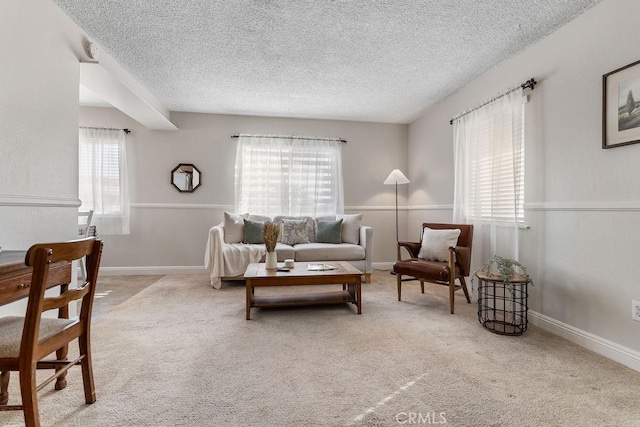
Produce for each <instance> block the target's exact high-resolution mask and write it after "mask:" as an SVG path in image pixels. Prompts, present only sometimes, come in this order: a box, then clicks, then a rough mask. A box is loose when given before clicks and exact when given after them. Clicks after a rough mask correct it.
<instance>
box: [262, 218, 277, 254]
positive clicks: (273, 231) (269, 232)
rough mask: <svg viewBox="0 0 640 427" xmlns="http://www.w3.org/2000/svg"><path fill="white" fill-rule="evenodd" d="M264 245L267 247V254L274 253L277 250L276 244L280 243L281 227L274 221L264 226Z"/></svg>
mask: <svg viewBox="0 0 640 427" xmlns="http://www.w3.org/2000/svg"><path fill="white" fill-rule="evenodd" d="M263 235H264V244H265V246H266V247H267V252H273V251H275V250H276V244H277V243H278V237H279V236H280V225H278V224H276V223H275V222H273V221H267V222H266V223H265V224H264V231H263Z"/></svg>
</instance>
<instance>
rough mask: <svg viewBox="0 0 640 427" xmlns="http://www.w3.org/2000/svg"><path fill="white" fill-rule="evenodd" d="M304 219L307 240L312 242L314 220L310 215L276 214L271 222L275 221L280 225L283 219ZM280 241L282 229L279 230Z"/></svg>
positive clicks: (314, 237) (314, 233)
mask: <svg viewBox="0 0 640 427" xmlns="http://www.w3.org/2000/svg"><path fill="white" fill-rule="evenodd" d="M285 219H286V220H298V221H299V220H304V221H306V227H307V239H308V240H309V243H313V242H315V241H316V228H315V222H314V221H313V218H311V217H310V216H283V215H280V216H276V217H274V218H273V222H277V223H279V224H280V225H281V226H282V221H283V220H285ZM280 241H281V242H282V231H281V232H280Z"/></svg>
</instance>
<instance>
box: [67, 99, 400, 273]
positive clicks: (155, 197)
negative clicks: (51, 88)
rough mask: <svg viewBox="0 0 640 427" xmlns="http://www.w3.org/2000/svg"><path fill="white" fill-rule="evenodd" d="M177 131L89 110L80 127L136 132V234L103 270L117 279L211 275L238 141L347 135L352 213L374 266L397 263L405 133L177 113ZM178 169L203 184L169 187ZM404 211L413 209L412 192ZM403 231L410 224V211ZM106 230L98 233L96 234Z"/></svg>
mask: <svg viewBox="0 0 640 427" xmlns="http://www.w3.org/2000/svg"><path fill="white" fill-rule="evenodd" d="M171 121H172V122H173V123H174V124H175V125H176V126H178V128H179V130H178V131H151V130H148V129H145V128H143V127H141V126H140V125H139V124H137V123H136V122H135V121H133V120H131V119H130V118H128V117H127V116H126V115H124V114H122V113H120V112H119V111H117V110H115V109H112V108H99V107H83V108H81V109H80V123H81V125H82V126H104V127H117V128H129V129H131V131H132V132H131V133H130V134H129V135H128V136H127V144H128V150H127V153H128V156H129V157H128V159H127V160H128V163H129V171H130V174H131V201H132V210H131V216H132V225H131V235H129V236H101V237H103V238H104V240H105V250H104V255H103V262H102V265H103V266H104V267H112V268H113V269H115V270H116V271H118V272H126V271H131V272H142V271H154V269H149V268H147V267H155V271H158V272H161V271H173V270H176V269H175V268H167V267H190V268H187V269H186V270H185V271H189V270H194V271H196V270H197V271H204V270H203V264H204V247H205V244H206V240H207V235H208V230H209V228H210V227H211V226H212V225H215V224H218V223H219V222H221V221H222V218H223V212H224V211H225V210H226V211H233V206H234V166H235V155H236V141H237V140H236V139H233V138H231V135H234V134H238V133H261V134H285V135H290V134H293V135H310V136H326V137H333V136H335V137H342V138H344V139H346V140H347V141H348V142H347V144H345V145H344V146H343V151H342V153H343V169H344V181H345V206H346V210H347V211H348V212H362V213H363V214H364V223H365V225H371V226H372V227H374V262H385V261H392V260H393V259H394V257H395V214H394V210H393V208H394V203H395V189H394V187H391V186H386V185H383V184H382V182H383V181H384V180H385V178H386V177H387V175H388V174H389V172H391V170H392V169H394V168H400V169H406V165H407V158H408V155H407V130H408V126H407V125H393V124H379V123H361V122H346V121H328V120H303V119H286V118H268V117H249V116H231V115H214V114H198V113H171ZM179 163H193V164H195V165H196V167H197V168H198V169H199V170H200V172H201V173H202V176H201V182H202V185H201V186H200V187H199V188H198V189H196V191H195V192H193V193H180V192H178V191H177V190H176V189H175V188H174V187H173V186H172V185H171V183H170V177H171V170H172V169H173V168H174V167H175V166H176V165H178V164H179ZM400 190H401V195H402V199H400V205H402V206H404V205H405V204H406V191H407V189H406V186H405V188H401V189H400ZM403 223H404V224H406V210H405V211H404V219H403ZM98 232H99V230H98Z"/></svg>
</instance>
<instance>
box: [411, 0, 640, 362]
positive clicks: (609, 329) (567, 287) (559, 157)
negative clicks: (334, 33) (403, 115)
mask: <svg viewBox="0 0 640 427" xmlns="http://www.w3.org/2000/svg"><path fill="white" fill-rule="evenodd" d="M638 16H640V2H637V1H635V0H605V1H603V2H602V3H600V4H599V5H598V6H595V7H594V8H593V9H591V10H589V11H587V12H586V13H585V14H584V15H582V16H580V17H579V18H577V19H576V20H574V21H573V22H571V23H569V24H568V25H566V26H564V27H563V28H561V29H560V30H558V31H556V32H555V33H553V34H551V35H550V36H548V37H547V38H545V39H544V40H542V41H540V42H539V43H537V44H535V45H534V46H532V47H530V48H529V49H527V50H525V51H524V52H522V53H521V54H519V55H517V56H515V57H513V58H511V59H510V60H508V61H506V62H504V63H503V64H501V65H500V66H498V67H496V68H495V69H493V70H491V71H490V72H488V73H486V74H485V75H483V76H482V77H480V78H478V79H477V80H475V81H474V82H472V83H471V84H469V85H467V86H466V87H464V88H463V89H461V90H460V91H459V92H457V93H456V94H454V95H452V96H450V97H449V98H447V99H445V100H444V101H442V102H440V103H439V104H438V105H436V106H434V107H433V108H430V109H429V110H428V111H427V112H426V113H425V114H424V115H423V116H422V117H421V118H420V119H418V120H417V121H415V122H414V123H412V124H411V125H410V127H409V155H410V157H409V179H411V180H412V183H411V184H410V195H409V197H410V199H409V202H410V205H412V206H417V205H427V206H436V207H437V208H438V209H439V210H415V211H411V213H410V215H409V223H410V227H418V224H419V223H420V222H422V221H423V220H424V219H425V218H429V219H431V217H432V216H433V217H438V218H445V219H448V220H450V219H451V210H450V205H451V204H452V202H453V191H452V189H453V164H452V128H451V126H450V125H449V120H450V118H451V117H453V116H455V115H456V114H458V113H460V112H462V111H464V110H466V109H467V108H469V107H472V106H474V105H478V104H480V103H481V102H483V101H484V100H486V99H488V98H489V97H491V96H492V95H494V94H496V93H499V92H501V91H504V90H505V89H506V86H507V85H512V86H513V85H516V84H519V83H521V82H524V81H526V80H528V79H529V78H530V77H535V79H536V80H537V81H538V82H539V85H538V86H537V87H536V89H535V91H534V92H533V93H532V95H531V102H530V103H529V104H527V106H526V109H527V112H526V114H527V134H526V135H527V138H526V156H527V160H526V178H525V179H526V181H525V183H526V196H525V201H526V206H525V214H526V219H527V222H528V223H529V224H530V225H531V229H530V230H523V231H522V232H521V233H522V234H521V236H522V250H521V261H523V262H524V263H525V264H526V265H528V266H529V268H530V270H531V271H530V272H531V273H532V276H533V279H534V281H535V286H534V287H532V288H531V289H530V299H529V307H530V308H531V309H532V310H533V313H532V314H533V317H534V321H535V322H536V323H537V324H540V325H542V326H544V327H547V328H548V329H551V330H554V332H557V333H560V334H562V335H565V336H567V337H568V338H570V339H573V340H574V341H576V342H579V343H581V344H582V345H585V346H587V347H589V348H593V349H594V350H596V351H600V352H602V353H605V354H607V351H610V352H611V353H608V354H607V355H609V356H610V357H613V358H614V359H616V360H618V361H621V362H623V363H626V364H628V365H633V366H634V367H636V369H640V353H639V351H640V322H634V321H632V320H631V309H630V307H631V300H632V298H633V299H636V300H639V299H640V286H639V284H638V280H639V279H638V277H639V276H640V262H638V261H637V257H638V248H639V247H640V232H638V219H639V218H640V216H639V214H640V187H639V186H638V185H637V182H638V181H639V180H640V168H639V167H638V164H639V162H640V144H638V145H632V146H628V147H621V148H615V149H609V150H603V149H602V148H601V132H602V129H601V120H602V117H601V112H602V110H601V109H602V75H603V74H605V73H607V72H609V71H612V70H614V69H617V68H619V67H621V66H624V65H626V64H629V63H631V62H634V61H637V60H638V59H640V53H639V51H638V45H640V33H638V32H637V31H626V30H624V29H627V28H634V27H635V25H636V24H637V22H636V21H637V17H638ZM607 346H610V348H608V349H607ZM625 352H627V353H626V354H625Z"/></svg>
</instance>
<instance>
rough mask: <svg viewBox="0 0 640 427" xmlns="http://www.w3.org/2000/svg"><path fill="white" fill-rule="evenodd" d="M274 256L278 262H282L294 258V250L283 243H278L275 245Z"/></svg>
mask: <svg viewBox="0 0 640 427" xmlns="http://www.w3.org/2000/svg"><path fill="white" fill-rule="evenodd" d="M276 254H277V255H278V262H283V261H284V260H285V259H295V258H296V250H295V248H294V247H293V246H290V245H285V244H284V243H278V244H277V245H276Z"/></svg>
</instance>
